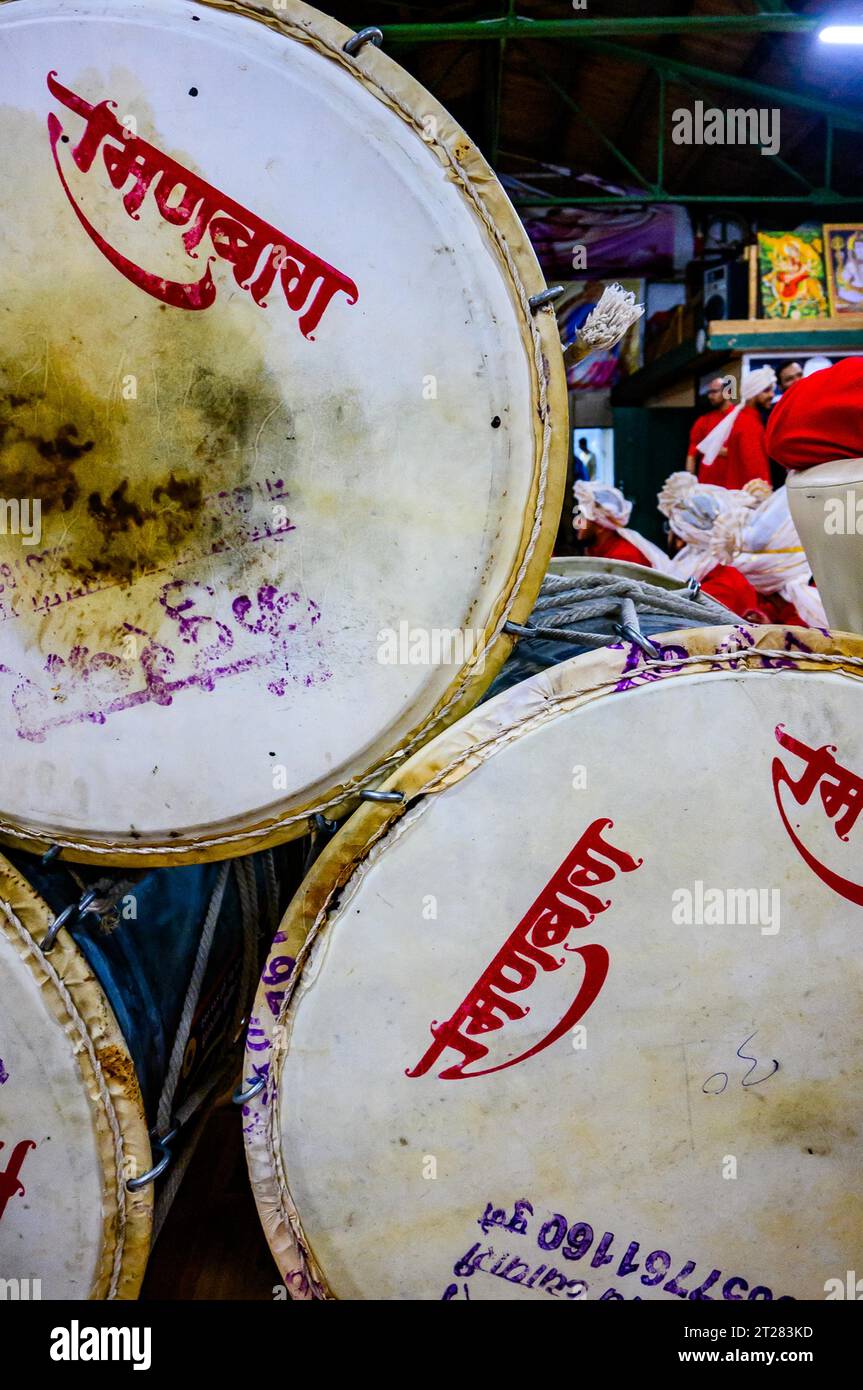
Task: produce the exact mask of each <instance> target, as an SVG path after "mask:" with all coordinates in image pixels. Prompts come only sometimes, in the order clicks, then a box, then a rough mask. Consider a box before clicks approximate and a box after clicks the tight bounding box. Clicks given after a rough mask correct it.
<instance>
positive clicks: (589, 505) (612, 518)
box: [573, 481, 669, 571]
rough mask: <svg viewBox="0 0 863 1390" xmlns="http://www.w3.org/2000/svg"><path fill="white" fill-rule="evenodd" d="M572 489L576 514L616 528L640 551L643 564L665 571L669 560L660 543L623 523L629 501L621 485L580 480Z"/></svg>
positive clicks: (610, 527) (630, 510)
mask: <svg viewBox="0 0 863 1390" xmlns="http://www.w3.org/2000/svg"><path fill="white" fill-rule="evenodd" d="M573 491H574V492H575V500H576V503H577V506H576V509H575V510H576V515H580V516H583V517H584V519H585V521H595V522H596V523H597V525H598V526H605V527H607V528H608V530H609V531H615V532H616V533H617V535H619V536H622V537H623V539H624V540H627V541H629V542H630V544H631V545H634V546H635V548H636V550H640V551H641V553H642V555H643V556H644V560H645V564H648V565H652V566H653V568H654V569H658V570H662V571H666V570H667V568H668V564H669V560H668V556H667V555H666V553H665V551H664V550H660V549H659V546H658V545H654V544H653V542H652V541H649V540H648V539H647V537H646V536H642V535H641V532H640V531H631V530H630V529H629V528H628V526H627V524H626V523H627V521H628V520H629V518H630V516H631V515H632V503H631V502H627V500H626V498H625V497H624V495H623V493H622V492H621V491H620V488H616V487H611V486H610V485H609V484H608V483H586V482H583V481H579V482H577V483H576V484H575V487H574V489H573Z"/></svg>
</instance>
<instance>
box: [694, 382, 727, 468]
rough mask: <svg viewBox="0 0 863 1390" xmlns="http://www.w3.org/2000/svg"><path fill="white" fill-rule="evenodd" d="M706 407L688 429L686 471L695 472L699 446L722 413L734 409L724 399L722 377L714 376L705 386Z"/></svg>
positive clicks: (713, 428) (724, 413) (697, 463)
mask: <svg viewBox="0 0 863 1390" xmlns="http://www.w3.org/2000/svg"><path fill="white" fill-rule="evenodd" d="M707 401H708V409H707V410H706V411H705V413H704V414H703V415H699V417H698V419H697V420H696V421H695V424H694V425H693V426H692V429H691V430H690V431H689V448H688V449H687V451H686V471H687V472H688V473H695V472H696V471H697V469H698V465H699V463H700V462H701V454H700V446H701V441H702V439H706V438H707V436H708V435H709V434H710V432H711V430H715V429H716V426H717V425H718V424H719V421H720V420H721V419H722V417H723V416H724V415H728V414H730V412H731V411H732V410H733V409H734V402H733V401H730V400H726V398H725V391H724V387H723V381H722V377H720V376H717V377H714V379H713V381H711V382H710V383H709V385H708V387H707Z"/></svg>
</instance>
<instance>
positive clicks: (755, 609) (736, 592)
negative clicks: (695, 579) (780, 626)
mask: <svg viewBox="0 0 863 1390" xmlns="http://www.w3.org/2000/svg"><path fill="white" fill-rule="evenodd" d="M701 587H702V589H703V590H704V592H705V593H706V594H709V595H710V597H711V598H714V599H716V602H717V603H721V604H724V606H725V607H726V608H730V609H731V612H732V613H736V614H737V616H738V617H739V618H747V619H748V620H749V621H750V622H754V623H766V622H770V621H772V620H771V618H770V617H769V616H768V611H767V609H766V607H765V604H764V600H763V599H762V598H761V597H760V596H759V595H758V593H757V592H756V591H755V589H754V588H753V587H752V585H751V584H750V582H749V580H748V579H747V578H746V577H745V575H742V574H741V573H740V570H738V569H735V568H734V566H733V565H715V566H714V567H713V569H712V570H709V571H708V572H707V574H706V575H705V576H704V578H703V579H702V581H701Z"/></svg>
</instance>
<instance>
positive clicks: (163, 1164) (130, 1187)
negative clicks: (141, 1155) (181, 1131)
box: [126, 1126, 177, 1192]
mask: <svg viewBox="0 0 863 1390" xmlns="http://www.w3.org/2000/svg"><path fill="white" fill-rule="evenodd" d="M176 1137H177V1126H175V1127H174V1128H173V1129H170V1130H169V1131H168V1133H167V1134H166V1135H165V1136H164V1138H162V1139H153V1140H151V1143H152V1146H153V1150H154V1153H159V1154H161V1155H162V1156H161V1158H160V1159H159V1161H158V1163H154V1164H153V1166H152V1168H148V1169H147V1171H146V1173H142V1174H141V1176H140V1178H127V1179H126V1191H127V1192H143V1190H144V1188H145V1187H149V1186H150V1184H151V1183H154V1182H155V1181H156V1179H157V1178H160V1177H161V1176H162V1174H163V1173H164V1172H166V1170H167V1169H168V1168H169V1167H170V1166H171V1162H172V1160H173V1155H172V1153H171V1151H170V1149H169V1148H168V1145H169V1144H171V1143H173V1141H174V1140H175V1139H176Z"/></svg>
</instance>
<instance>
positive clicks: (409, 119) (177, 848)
mask: <svg viewBox="0 0 863 1390" xmlns="http://www.w3.org/2000/svg"><path fill="white" fill-rule="evenodd" d="M197 3H199V4H202V5H206V6H208V7H209V8H211V9H214V10H216V11H218V12H221V13H227V14H231V13H234V14H237V15H240V16H241V17H244V18H248V19H250V20H254V21H256V22H257V23H261V24H263V25H264V26H265V27H266V28H269V29H272V30H274V31H276V32H277V33H283V34H284V35H285V36H286V37H289V38H292V39H294V40H295V41H297V42H300V43H302V44H304V45H306V46H307V47H310V48H313V49H315V50H316V51H318V52H320V53H321V55H322V56H325V57H327V58H329V59H330V60H331V61H335V62H336V63H337V64H338V65H339V66H340V67H341V68H342V69H343V70H345V71H346V72H348V73H350V74H351V75H352V76H353V77H354V78H355V79H357V80H358V81H359V82H360V83H361V85H363V86H365V87H367V88H369V89H371V90H372V91H373V93H374V94H375V95H377V96H378V99H379V100H383V101H384V102H385V104H387V105H389V106H390V107H391V109H393V110H394V111H395V112H396V113H397V114H398V115H399V116H400V117H401V119H402V120H404V121H405V123H406V124H408V125H409V126H410V127H411V128H412V129H413V130H414V131H415V132H416V133H417V134H418V135H419V136H420V138H421V139H422V140H423V143H424V144H425V145H428V146H429V147H430V148H432V147H433V148H434V149H435V150H436V151H437V152H438V155H439V157H441V158H442V159H443V160H444V161H445V163H446V166H447V167H448V168H449V169H450V170H451V171H452V173H453V174H454V175H455V178H456V181H457V182H458V184H459V185H460V186H461V188H462V190H463V193H464V194H465V195H466V197H467V200H468V203H469V205H470V206H471V207H472V209H473V211H474V213H475V214H476V215H477V216H478V217H479V219H480V221H481V222H482V224H483V226H484V228H485V230H486V234H487V236H488V238H489V240H490V241H491V243H492V245H493V246H494V248H495V250H496V252H497V256H498V257H499V259H500V261H501V262H502V263H503V266H504V267H505V269H506V272H507V275H508V277H509V280H510V281H511V288H512V290H513V291H514V292H515V295H516V298H517V301H518V303H519V306H520V308H521V318H522V323H521V325H520V327H521V334H522V341H523V342H524V335H525V334H526V335H527V336H528V339H529V342H530V345H531V347H532V354H533V366H532V370H531V373H530V375H531V390H530V393H531V396H532V397H533V398H534V409H535V410H537V411H538V414H539V418H540V421H541V425H542V429H541V444H540V447H539V448H537V437H536V425H535V421H534V447H533V467H532V477H531V484H530V492H531V493H532V492H533V491H534V488H535V489H536V498H535V501H534V505H533V509H532V510H533V517H532V521H531V524H530V529H529V532H528V534H527V536H525V534H524V529H522V534H521V537H520V539H519V544H518V552H519V554H518V565H517V568H516V569H515V570H514V571H512V570H511V571H510V574H509V575H508V577H507V579H506V582H505V584H504V585H503V587H502V593H501V594H499V596H498V599H497V603H501V602H502V604H503V607H502V609H501V612H500V613H499V615H498V618H497V619H494V617H493V611H494V609H493V610H492V614H491V615H490V616H489V620H488V623H487V624H486V627H485V639H484V641H483V644H482V646H481V647H480V648H478V650H477V651H476V652H474V653H473V654H472V656H471V659H470V662H469V664H468V665H467V666H466V667H464V668H462V672H461V673H459V675H458V676H457V678H456V683H455V685H454V686H453V685H451V686H450V687H449V692H448V693H446V692H445V693H444V695H443V696H442V697H441V700H440V701H439V703H438V705H436V706H435V707H434V708H433V709H432V710H430V711H429V712H428V713H427V714H426V716H425V717H424V718H423V719H422V720H421V722H420V723H419V724H418V725H417V726H415V727H414V729H413V730H410V731H408V733H407V734H406V736H405V741H403V742H401V743H400V744H399V747H398V748H397V749H395V750H393V751H391V752H390V753H387V754H384V755H383V756H382V757H381V759H380V761H379V762H378V763H377V764H375V766H373V767H372V768H369V769H368V770H367V771H366V772H365V773H364V774H363V777H362V780H361V781H358V782H352V781H349V782H346V783H343V784H342V785H341V786H338V787H336V788H335V789H334V790H333V791H332V793H331V794H330V795H329V796H328V797H327V798H326V799H325V800H323V801H319V802H317V803H313V804H311V805H309V806H300V807H299V808H297V810H296V811H294V812H291V813H290V814H288V815H284V816H276V817H275V818H268V819H267V820H266V821H265V822H261V823H258V824H257V825H252V826H249V827H247V828H245V829H242V830H237V831H232V832H229V833H225V834H222V835H215V836H209V837H208V838H207V839H193V838H190V839H185V840H184V841H183V842H182V843H178V844H176V845H174V844H171V843H169V842H165V843H156V842H151V843H150V844H149V845H141V846H136V845H126V844H122V845H117V844H113V845H112V844H111V843H108V842H105V841H101V842H100V843H94V842H91V841H88V840H84V839H76V838H70V837H63V836H60V835H56V834H54V833H52V832H50V831H44V832H42V833H39V832H37V831H35V830H34V829H32V828H28V827H25V826H23V825H20V826H19V825H10V824H9V823H8V822H6V821H4V820H0V834H3V835H6V836H8V837H9V839H10V840H12V841H13V842H14V843H18V844H20V845H22V846H24V847H26V846H27V845H29V844H33V843H36V844H45V843H46V842H47V841H49V840H50V841H51V843H56V844H59V845H60V846H61V848H62V849H66V850H69V851H72V852H74V853H79V854H86V855H87V856H88V857H92V858H93V859H94V860H98V859H99V858H101V857H105V858H108V857H109V856H113V858H114V860H115V861H116V859H118V858H122V860H126V859H127V858H128V859H132V860H134V859H135V858H143V857H144V856H149V857H150V858H151V859H154V858H155V857H157V856H158V857H159V858H160V859H161V860H162V861H163V862H165V863H170V862H171V861H172V860H175V859H183V858H184V857H185V858H186V859H189V858H190V856H191V855H194V854H195V853H196V852H198V851H200V850H205V851H206V850H208V849H218V848H219V847H221V846H232V845H242V844H248V845H250V846H251V847H254V846H255V844H256V843H257V842H258V841H260V840H262V839H266V838H267V837H270V838H271V842H272V843H273V844H277V843H281V842H283V841H284V839H285V838H290V836H286V835H285V834H284V833H282V832H285V831H287V830H289V829H290V828H293V827H294V826H296V825H298V824H302V823H303V822H305V821H307V820H308V819H309V817H310V816H312V815H316V814H323V813H325V812H326V811H328V810H332V809H338V808H339V807H341V806H342V805H343V804H344V803H345V802H346V801H350V800H352V799H353V798H354V797H355V796H356V795H357V793H358V792H359V791H361V790H362V789H363V787H364V786H366V785H368V783H369V782H371V781H373V780H374V781H379V780H381V779H383V778H386V777H387V776H389V774H390V772H391V771H392V770H393V769H394V768H395V767H396V766H399V765H400V764H401V763H402V762H403V761H404V760H405V758H407V757H410V756H411V755H412V754H413V753H414V752H415V751H416V750H417V748H419V747H421V746H422V745H423V744H424V743H426V742H428V741H430V739H431V738H433V737H435V736H436V735H437V734H438V733H440V732H442V730H443V729H444V728H445V727H447V723H448V716H449V715H450V713H451V712H452V711H453V710H456V711H457V708H458V706H459V705H460V704H461V702H462V701H464V700H465V698H466V697H467V695H468V694H469V693H470V691H471V689H472V688H473V687H474V686H475V685H476V683H477V680H478V676H477V667H480V668H482V669H483V676H484V665H485V659H486V655H487V654H488V655H490V654H491V653H492V652H493V651H494V649H495V648H496V647H502V644H505V643H506V635H505V633H504V626H505V624H506V622H507V621H509V618H510V614H511V612H512V610H513V608H514V607H515V606H516V605H517V603H518V602H519V600H520V599H522V598H523V595H524V593H526V592H528V590H525V589H524V588H523V586H524V585H525V583H526V582H527V581H528V580H529V579H530V572H531V571H532V570H533V569H534V568H535V560H536V550H537V544H538V542H539V540H540V536H541V534H542V531H543V529H544V527H548V529H549V531H550V532H551V534H550V535H549V536H548V551H549V554H548V557H547V558H550V556H551V550H552V548H553V544H554V534H555V533H556V529H557V528H556V526H555V527H554V528H551V527H550V526H549V519H548V518H547V517H546V516H545V512H546V498H547V496H548V491H549V478H550V474H551V473H552V454H553V445H554V439H553V430H552V409H551V397H552V396H553V395H555V394H557V393H556V392H555V390H554V382H553V377H554V372H553V369H552V364H551V362H550V361H549V358H548V356H547V353H546V350H545V342H544V336H545V337H548V336H549V332H548V327H547V321H546V323H545V324H544V323H543V321H542V316H541V315H535V314H533V313H532V311H531V309H530V304H529V299H530V296H529V294H528V291H527V287H526V285H525V284H524V281H523V278H522V275H521V273H520V271H519V268H518V265H517V264H516V260H515V258H514V256H513V254H512V252H511V250H510V247H509V243H508V241H507V238H506V237H505V236H504V235H503V233H502V231H501V230H500V229H499V227H498V225H497V222H496V221H495V219H494V217H493V215H492V210H491V209H490V207H489V206H488V204H487V197H486V195H485V194H484V193H482V192H480V190H479V187H478V186H477V185H476V184H475V182H474V180H473V179H472V177H471V175H470V173H469V172H468V170H467V169H466V168H465V167H464V166H463V165H462V164H461V163H460V162H459V161H458V160H457V159H456V158H455V157H454V155H453V153H452V152H451V150H450V149H449V148H448V146H447V144H446V142H445V141H444V140H442V139H440V138H438V137H437V136H435V137H434V139H432V140H429V139H426V138H425V136H423V135H422V134H421V127H420V123H419V121H418V120H417V117H416V116H415V114H414V113H413V112H412V111H411V110H410V108H409V107H408V106H406V105H405V103H404V101H403V100H402V98H401V97H400V96H399V94H398V93H397V92H396V91H395V90H393V89H392V88H391V87H390V86H389V85H388V84H387V83H386V82H385V80H384V79H383V76H382V75H381V76H378V75H377V74H376V73H375V71H374V69H375V67H386V66H387V65H392V66H393V67H395V68H396V70H397V72H398V73H399V74H401V75H402V76H403V77H405V78H406V79H407V80H408V81H409V83H410V84H411V86H412V87H413V88H415V89H416V90H417V92H421V93H422V94H423V96H424V97H425V98H427V100H428V102H429V103H430V104H432V105H433V106H435V107H437V108H440V110H442V111H443V112H444V115H445V116H446V120H447V123H448V125H449V126H450V127H451V128H452V129H453V130H455V131H456V132H457V134H458V136H459V137H461V138H463V139H464V140H465V142H466V143H467V147H468V151H469V153H470V156H471V158H472V159H473V160H474V161H477V162H479V163H480V164H481V165H482V167H483V171H486V170H487V171H488V173H489V174H490V175H491V176H492V178H493V179H494V181H495V184H494V185H493V186H494V187H496V188H498V189H500V197H501V198H502V199H503V200H504V204H505V206H506V208H507V209H508V210H509V211H510V213H511V216H512V221H513V224H514V227H513V230H514V232H515V233H520V234H521V240H522V243H523V245H522V250H523V251H527V252H529V253H530V255H531V257H533V259H534V262H535V265H536V273H537V276H538V277H539V278H541V279H542V280H543V283H545V277H544V275H543V273H542V270H541V268H540V267H539V263H538V261H536V257H535V253H534V252H533V249H532V247H531V246H530V242H529V240H528V238H527V234H526V233H525V232H524V231H523V228H522V227H521V224H520V223H519V221H518V219H517V217H516V215H515V213H514V211H512V209H511V205H510V203H509V199H508V198H507V197H506V194H505V192H504V191H503V188H502V185H500V183H499V181H498V180H497V176H496V175H495V174H494V171H493V170H492V169H491V166H490V165H488V164H487V161H486V160H485V159H484V157H483V156H482V154H481V152H480V151H479V149H478V148H477V146H476V145H475V143H474V141H473V140H471V138H470V136H468V135H467V133H466V132H465V131H464V129H463V128H462V126H461V125H460V124H459V123H458V122H457V121H456V120H455V119H454V118H453V117H452V116H451V115H450V114H449V112H447V111H446V109H445V108H443V107H441V106H440V103H439V102H438V101H437V99H436V98H435V97H434V96H432V95H431V93H429V92H427V91H426V89H425V87H423V85H422V83H420V82H419V81H418V80H417V79H416V78H414V77H413V76H412V75H411V74H410V73H407V72H406V71H405V70H403V69H402V68H400V67H399V65H398V64H397V63H396V62H395V60H394V59H392V58H390V57H389V56H388V55H387V54H386V53H382V52H381V51H380V50H379V49H377V48H374V47H372V46H366V48H364V49H363V50H362V52H361V54H358V55H356V57H351V56H350V55H346V54H345V53H344V51H343V48H342V47H341V46H340V45H339V44H338V43H337V42H334V41H331V40H330V39H329V38H328V37H327V35H326V33H325V32H321V29H324V30H327V29H329V30H332V29H334V28H336V27H337V28H338V29H339V30H340V31H343V33H344V34H346V35H348V36H349V35H350V34H351V33H352V31H351V30H350V29H349V28H348V27H347V26H345V25H342V24H340V23H339V21H337V20H333V19H332V18H331V17H330V16H328V15H326V14H324V13H323V12H322V11H320V10H317V9H315V8H314V7H313V6H311V5H307V4H305V3H304V0H290V3H291V4H292V5H293V4H296V5H297V8H298V9H300V10H302V11H305V12H307V13H308V20H307V21H306V23H307V24H308V26H309V27H303V24H302V23H300V22H299V21H298V20H293V19H290V18H288V17H282V16H280V15H276V14H275V13H274V12H268V11H265V10H262V9H260V8H258V7H257V6H255V5H253V4H251V3H247V0H197ZM313 25H314V26H315V27H312V26H313ZM360 56H361V57H362V59H363V66H360V65H359V64H358V62H357V58H359V57H360ZM502 279H504V282H505V279H506V277H504V276H502ZM552 322H553V324H554V333H553V336H554V340H555V341H557V342H558V347H559V338H558V336H557V321H556V319H555V318H554V317H553V316H552ZM544 330H545V333H544ZM525 356H526V358H527V360H528V361H530V353H529V352H527V351H526V352H525ZM558 356H559V363H558V367H559V371H560V372H562V371H563V355H562V352H560V351H559V352H558ZM532 413H533V412H532ZM561 437H562V439H563V438H565V428H563V426H562V429H561ZM557 452H558V453H560V452H561V450H560V449H558V450H557ZM554 473H555V479H554V480H555V481H556V482H557V483H558V485H559V486H560V489H561V492H562V493H563V492H564V491H565V479H564V477H563V466H562V461H561V460H558V461H557V466H556V468H555V470H554ZM563 500H564V499H563V497H562V502H563ZM529 511H530V503H529V500H528V508H527V509H526V513H527V514H529ZM536 578H537V580H538V583H537V586H536V593H537V594H538V592H539V585H540V584H541V581H542V575H537V576H536ZM534 597H536V595H534ZM497 603H496V604H495V605H494V606H495V607H496V606H497ZM506 655H507V651H506V650H505V649H502V650H501V656H500V660H499V662H498V669H499V668H500V667H502V666H503V662H504V661H505V659H506ZM495 660H496V658H494V657H491V659H490V661H489V663H488V664H489V666H490V668H491V675H490V677H489V679H488V680H483V684H482V686H481V689H480V690H479V694H482V691H483V690H484V689H487V687H488V686H489V685H490V684H491V681H492V680H493V679H494V676H495V675H496V674H497V670H496V669H495ZM465 712H466V711H465Z"/></svg>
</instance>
